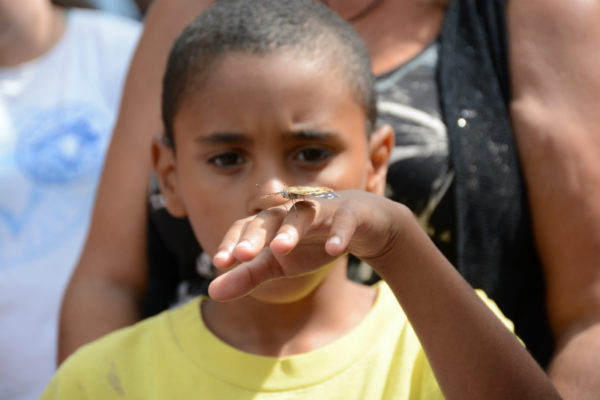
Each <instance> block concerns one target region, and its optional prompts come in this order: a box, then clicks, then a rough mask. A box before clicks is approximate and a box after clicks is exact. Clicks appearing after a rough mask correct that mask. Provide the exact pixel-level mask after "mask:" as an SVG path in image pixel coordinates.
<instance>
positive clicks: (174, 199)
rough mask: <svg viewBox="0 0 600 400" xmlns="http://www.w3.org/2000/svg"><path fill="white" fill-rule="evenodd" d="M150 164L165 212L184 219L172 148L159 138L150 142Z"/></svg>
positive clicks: (183, 208)
mask: <svg viewBox="0 0 600 400" xmlns="http://www.w3.org/2000/svg"><path fill="white" fill-rule="evenodd" d="M152 164H153V166H154V171H155V173H156V178H157V180H158V186H159V188H160V193H161V194H162V196H163V198H164V201H165V207H166V208H167V211H168V212H169V214H171V215H172V216H174V217H177V218H183V217H185V216H186V212H185V207H184V205H183V201H182V200H181V196H180V194H179V188H178V186H177V182H176V176H177V170H176V168H175V154H174V151H173V148H172V147H171V146H168V145H167V144H166V143H165V142H164V140H162V139H160V138H157V139H154V141H152Z"/></svg>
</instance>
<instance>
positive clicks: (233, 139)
mask: <svg viewBox="0 0 600 400" xmlns="http://www.w3.org/2000/svg"><path fill="white" fill-rule="evenodd" d="M194 141H195V142H197V143H202V144H223V143H250V142H251V141H252V139H251V138H249V137H248V136H247V135H244V134H243V133H236V132H213V133H211V134H210V135H206V136H198V137H197V138H196V139H194Z"/></svg>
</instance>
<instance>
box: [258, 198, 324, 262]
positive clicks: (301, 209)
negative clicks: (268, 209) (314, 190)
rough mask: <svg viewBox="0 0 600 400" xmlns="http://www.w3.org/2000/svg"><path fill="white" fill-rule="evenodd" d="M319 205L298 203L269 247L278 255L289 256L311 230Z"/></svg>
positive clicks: (288, 214)
mask: <svg viewBox="0 0 600 400" xmlns="http://www.w3.org/2000/svg"><path fill="white" fill-rule="evenodd" d="M317 207H318V204H313V203H312V202H308V201H301V202H297V203H296V204H295V205H294V207H292V209H290V211H289V212H288V213H287V215H286V217H285V219H284V221H283V224H282V225H281V228H280V229H279V231H278V232H277V235H276V236H275V237H274V238H273V240H271V243H270V244H269V247H270V248H271V250H273V252H274V253H277V254H287V253H289V252H290V251H292V250H293V249H294V247H296V245H297V244H298V242H299V241H300V238H302V237H303V236H304V234H305V233H306V232H307V231H308V230H309V229H310V228H311V226H312V224H313V222H314V220H315V214H316V212H317V211H316V208H317Z"/></svg>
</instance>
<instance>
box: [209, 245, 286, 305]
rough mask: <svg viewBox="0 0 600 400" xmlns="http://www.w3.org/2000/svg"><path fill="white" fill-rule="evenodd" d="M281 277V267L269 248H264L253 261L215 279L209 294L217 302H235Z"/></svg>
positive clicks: (210, 286)
mask: <svg viewBox="0 0 600 400" xmlns="http://www.w3.org/2000/svg"><path fill="white" fill-rule="evenodd" d="M281 276H283V272H282V270H281V266H280V265H279V264H278V263H277V261H276V260H275V259H274V258H273V255H272V253H271V252H270V250H269V248H264V249H263V251H262V252H261V253H260V254H259V255H258V256H257V257H255V258H254V259H253V260H252V261H249V262H245V263H242V264H240V265H238V266H237V267H235V268H233V269H232V270H230V271H227V272H226V273H224V274H223V275H220V276H218V277H216V278H215V279H213V281H212V282H211V283H210V285H209V287H208V294H209V296H210V297H211V298H212V299H213V300H216V301H229V300H235V299H237V298H239V297H242V296H244V295H246V294H248V293H250V292H251V291H252V290H254V289H255V288H256V287H257V286H258V285H260V284H261V283H263V282H266V281H268V280H270V279H273V278H277V277H281Z"/></svg>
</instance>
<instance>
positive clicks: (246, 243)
mask: <svg viewBox="0 0 600 400" xmlns="http://www.w3.org/2000/svg"><path fill="white" fill-rule="evenodd" d="M235 247H242V248H244V249H251V248H252V243H250V242H249V241H248V240H243V241H241V242H239V243H238V244H237V245H236V246H235Z"/></svg>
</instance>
